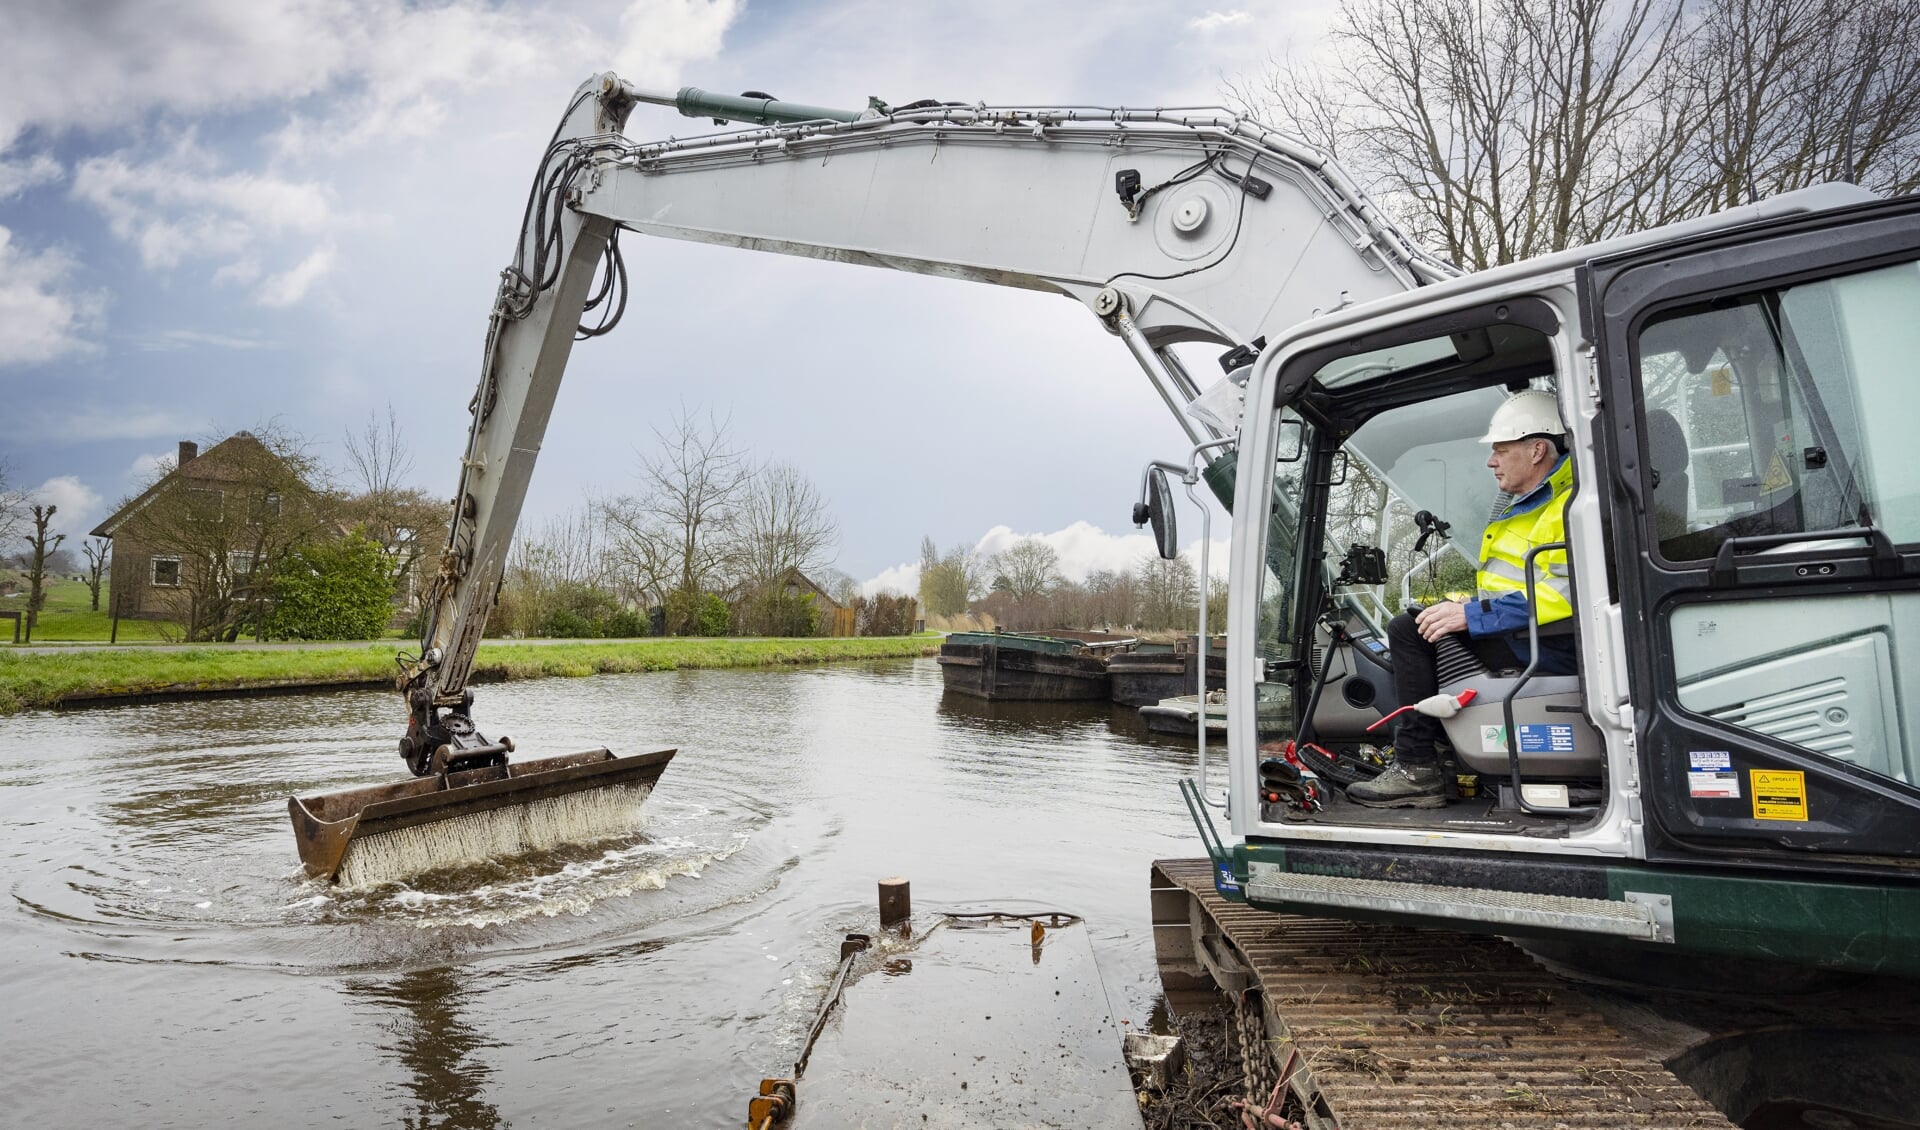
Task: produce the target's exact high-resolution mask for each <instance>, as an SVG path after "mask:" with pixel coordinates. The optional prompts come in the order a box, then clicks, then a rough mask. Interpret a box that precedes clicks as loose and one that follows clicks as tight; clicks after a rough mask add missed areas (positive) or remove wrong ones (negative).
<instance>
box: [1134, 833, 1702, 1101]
mask: <svg viewBox="0 0 1920 1130" xmlns="http://www.w3.org/2000/svg"><path fill="white" fill-rule="evenodd" d="M1154 870H1155V871H1156V872H1157V873H1158V874H1159V875H1161V876H1164V877H1165V878H1166V879H1168V880H1170V881H1171V882H1172V883H1174V884H1176V885H1178V886H1179V887H1181V888H1184V889H1185V890H1186V891H1187V893H1188V894H1189V895H1191V896H1192V899H1193V900H1194V902H1193V903H1192V905H1191V910H1190V913H1192V914H1204V915H1206V916H1207V917H1208V918H1210V919H1211V920H1212V922H1213V924H1215V925H1216V926H1217V928H1218V929H1217V932H1218V933H1219V934H1220V935H1222V936H1223V937H1224V938H1225V939H1226V940H1227V941H1228V942H1230V943H1231V947H1232V953H1230V954H1228V955H1226V956H1227V958H1228V960H1232V959H1234V958H1237V959H1238V961H1239V962H1240V963H1241V964H1242V965H1244V966H1246V967H1249V968H1250V974H1251V979H1252V981H1253V983H1254V984H1255V985H1256V986H1257V987H1258V988H1259V989H1260V990H1261V991H1262V994H1263V997H1264V1001H1263V1007H1264V1010H1265V1013H1266V1017H1267V1036H1268V1045H1269V1048H1270V1050H1271V1051H1272V1053H1273V1059H1274V1064H1275V1069H1276V1070H1290V1071H1291V1075H1290V1086H1291V1087H1292V1089H1293V1091H1294V1094H1295V1096H1296V1097H1297V1098H1298V1099H1299V1101H1300V1104H1301V1106H1302V1107H1303V1108H1304V1109H1305V1110H1306V1111H1307V1123H1308V1125H1309V1126H1312V1127H1315V1128H1316V1130H1319V1128H1334V1127H1338V1128H1343V1130H1370V1128H1372V1127H1402V1126H1406V1127H1449V1128H1451V1127H1469V1126H1477V1127H1497V1128H1506V1127H1516V1128H1517V1127H1586V1126H1593V1127H1646V1128H1649V1130H1667V1128H1673V1130H1680V1128H1695V1130H1699V1128H1716V1130H1731V1127H1732V1123H1730V1122H1728V1121H1727V1119H1726V1118H1725V1117H1724V1116H1722V1115H1721V1114H1720V1112H1719V1111H1717V1110H1715V1109H1714V1108H1713V1106H1712V1105H1711V1104H1709V1103H1707V1102H1706V1101H1705V1100H1704V1099H1702V1098H1700V1097H1699V1096H1698V1095H1696V1094H1695V1093H1694V1092H1693V1091H1692V1090H1691V1089H1690V1088H1688V1087H1687V1086H1686V1085H1685V1084H1683V1083H1681V1082H1680V1081H1679V1080H1678V1079H1677V1078H1675V1077H1674V1076H1673V1074H1672V1073H1671V1072H1669V1071H1668V1070H1667V1069H1666V1068H1665V1067H1664V1066H1663V1065H1662V1064H1661V1063H1660V1062H1659V1060H1657V1059H1656V1058H1654V1057H1653V1056H1652V1055H1650V1054H1649V1053H1647V1052H1646V1051H1645V1050H1643V1049H1642V1048H1640V1047H1639V1046H1638V1045H1636V1044H1634V1043H1633V1042H1631V1041H1630V1040H1628V1039H1627V1038H1625V1037H1624V1036H1622V1035H1621V1034H1620V1033H1619V1032H1617V1031H1616V1030H1614V1028H1613V1027H1612V1026H1610V1025H1609V1024H1608V1023H1607V1022H1606V1021H1605V1020H1604V1019H1603V1018H1602V1017H1601V1016H1600V1014H1599V1013H1598V1012H1597V1011H1595V1009H1594V1007H1593V1006H1592V1004H1591V1003H1590V1002H1589V1001H1588V1000H1587V999H1586V998H1585V997H1584V996H1583V995H1582V994H1581V993H1580V992H1579V990H1578V989H1576V988H1574V987H1573V986H1571V985H1569V984H1568V983H1567V982H1565V981H1562V980H1561V979H1559V978H1557V977H1555V976H1554V975H1553V974H1551V973H1549V972H1547V971H1546V970H1544V969H1542V968H1540V967H1539V966H1538V965H1536V964H1535V963H1534V962H1533V960H1532V959H1531V958H1529V957H1528V956H1527V955H1526V954H1525V953H1524V952H1523V951H1521V950H1520V949H1519V948H1518V947H1517V946H1515V945H1513V944H1512V943H1510V942H1507V941H1505V940H1503V939H1500V938H1495V937H1488V936H1482V935H1472V934H1459V933H1453V932H1450V931H1443V930H1426V929H1416V928H1413V927H1405V926H1387V925H1380V924H1376V923H1366V922H1349V921H1343V920H1338V919H1326V918H1303V917H1298V916H1295V915H1283V914H1274V913H1271V912H1268V911H1264V910H1255V909H1252V908H1250V907H1247V906H1244V905H1239V904H1236V903H1230V902H1227V901H1226V900H1225V899H1223V898H1221V897H1220V896H1219V894H1218V893H1217V892H1216V891H1215V890H1214V888H1213V878H1212V874H1211V868H1210V866H1209V865H1208V863H1207V861H1206V860H1203V859H1191V860H1161V861H1159V862H1156V863H1155V864H1154ZM1155 885H1156V886H1159V884H1158V883H1156V884H1155ZM1156 928H1157V929H1166V928H1167V924H1166V923H1164V922H1162V921H1160V916H1159V915H1158V914H1156ZM1214 944H1215V945H1217V942H1216V943H1214ZM1216 979H1217V978H1216Z"/></svg>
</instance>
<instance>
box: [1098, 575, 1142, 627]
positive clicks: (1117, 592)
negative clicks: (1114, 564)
mask: <svg viewBox="0 0 1920 1130" xmlns="http://www.w3.org/2000/svg"><path fill="white" fill-rule="evenodd" d="M1086 587H1087V620H1088V623H1089V625H1092V624H1099V625H1100V626H1101V627H1103V628H1116V627H1121V628H1124V627H1127V626H1128V625H1131V624H1132V623H1133V622H1134V619H1135V606H1136V605H1137V604H1138V596H1137V591H1136V586H1135V584H1134V579H1133V574H1131V573H1124V572H1119V571H1116V570H1112V569H1095V570H1093V571H1092V572H1091V573H1088V574H1087V586H1086Z"/></svg>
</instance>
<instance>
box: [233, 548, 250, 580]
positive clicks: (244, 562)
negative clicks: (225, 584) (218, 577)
mask: <svg viewBox="0 0 1920 1130" xmlns="http://www.w3.org/2000/svg"><path fill="white" fill-rule="evenodd" d="M227 570H228V572H231V573H232V574H233V577H234V579H235V580H245V579H246V578H248V577H251V576H253V554H252V552H250V551H248V550H244V549H236V550H234V551H233V552H232V553H229V554H227Z"/></svg>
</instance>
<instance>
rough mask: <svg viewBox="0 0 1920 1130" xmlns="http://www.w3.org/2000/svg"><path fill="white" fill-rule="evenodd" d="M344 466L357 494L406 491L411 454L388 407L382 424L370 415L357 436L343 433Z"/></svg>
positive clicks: (410, 471) (395, 416)
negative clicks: (345, 456) (349, 473)
mask: <svg viewBox="0 0 1920 1130" xmlns="http://www.w3.org/2000/svg"><path fill="white" fill-rule="evenodd" d="M346 447H347V465H348V468H349V470H350V471H351V472H352V481H353V485H354V486H357V487H358V488H359V493H361V494H370V495H379V494H386V493H389V492H392V491H398V490H402V489H404V488H405V483H406V479H407V476H408V475H410V474H412V473H413V453H412V452H411V451H409V450H408V448H407V440H406V434H405V432H403V431H402V430H401V427H400V415H399V413H397V412H395V411H394V410H393V404H392V402H388V404H387V418H386V420H385V421H382V420H381V419H380V417H379V416H378V415H377V414H376V413H373V412H368V413H367V422H366V423H365V424H363V425H362V426H361V428H360V430H359V431H358V432H348V433H346Z"/></svg>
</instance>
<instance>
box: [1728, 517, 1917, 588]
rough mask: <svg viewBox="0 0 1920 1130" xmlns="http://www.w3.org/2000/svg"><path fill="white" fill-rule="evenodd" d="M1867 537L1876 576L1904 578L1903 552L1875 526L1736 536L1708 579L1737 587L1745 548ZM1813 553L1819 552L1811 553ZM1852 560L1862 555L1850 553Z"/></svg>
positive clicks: (1731, 539)
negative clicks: (1738, 557) (1739, 559)
mask: <svg viewBox="0 0 1920 1130" xmlns="http://www.w3.org/2000/svg"><path fill="white" fill-rule="evenodd" d="M1854 538H1863V539H1865V540H1866V543H1867V544H1866V546H1865V551H1866V556H1867V559H1868V562H1869V565H1870V567H1871V569H1872V571H1873V575H1874V576H1875V577H1878V578H1881V579H1888V578H1893V577H1898V576H1900V575H1901V574H1902V573H1903V572H1904V571H1905V570H1904V567H1903V566H1902V564H1901V561H1900V550H1899V549H1898V548H1897V547H1895V546H1894V544H1893V539H1892V538H1890V537H1888V536H1887V533H1886V531H1885V530H1881V529H1876V528H1874V527H1873V526H1844V527H1841V528H1840V529H1836V530H1801V531H1796V532H1790V533H1781V534H1749V535H1747V536H1745V537H1732V538H1728V539H1727V540H1726V541H1723V542H1721V543H1720V551H1719V552H1718V553H1715V554H1714V555H1713V567H1712V568H1711V569H1709V570H1708V571H1707V579H1708V580H1709V581H1710V582H1711V583H1712V584H1713V585H1714V587H1716V588H1722V587H1725V586H1727V585H1731V584H1734V583H1735V582H1737V581H1739V579H1740V565H1739V562H1737V561H1736V560H1735V559H1734V558H1735V555H1736V553H1737V551H1739V550H1742V549H1771V548H1774V547H1776V546H1782V545H1795V544H1798V543H1801V542H1820V541H1839V540H1843V539H1845V540H1851V539H1854ZM1807 552H1809V553H1814V552H1818V551H1816V550H1808V551H1807ZM1847 556H1849V557H1853V556H1858V555H1857V554H1853V553H1849V554H1847Z"/></svg>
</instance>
